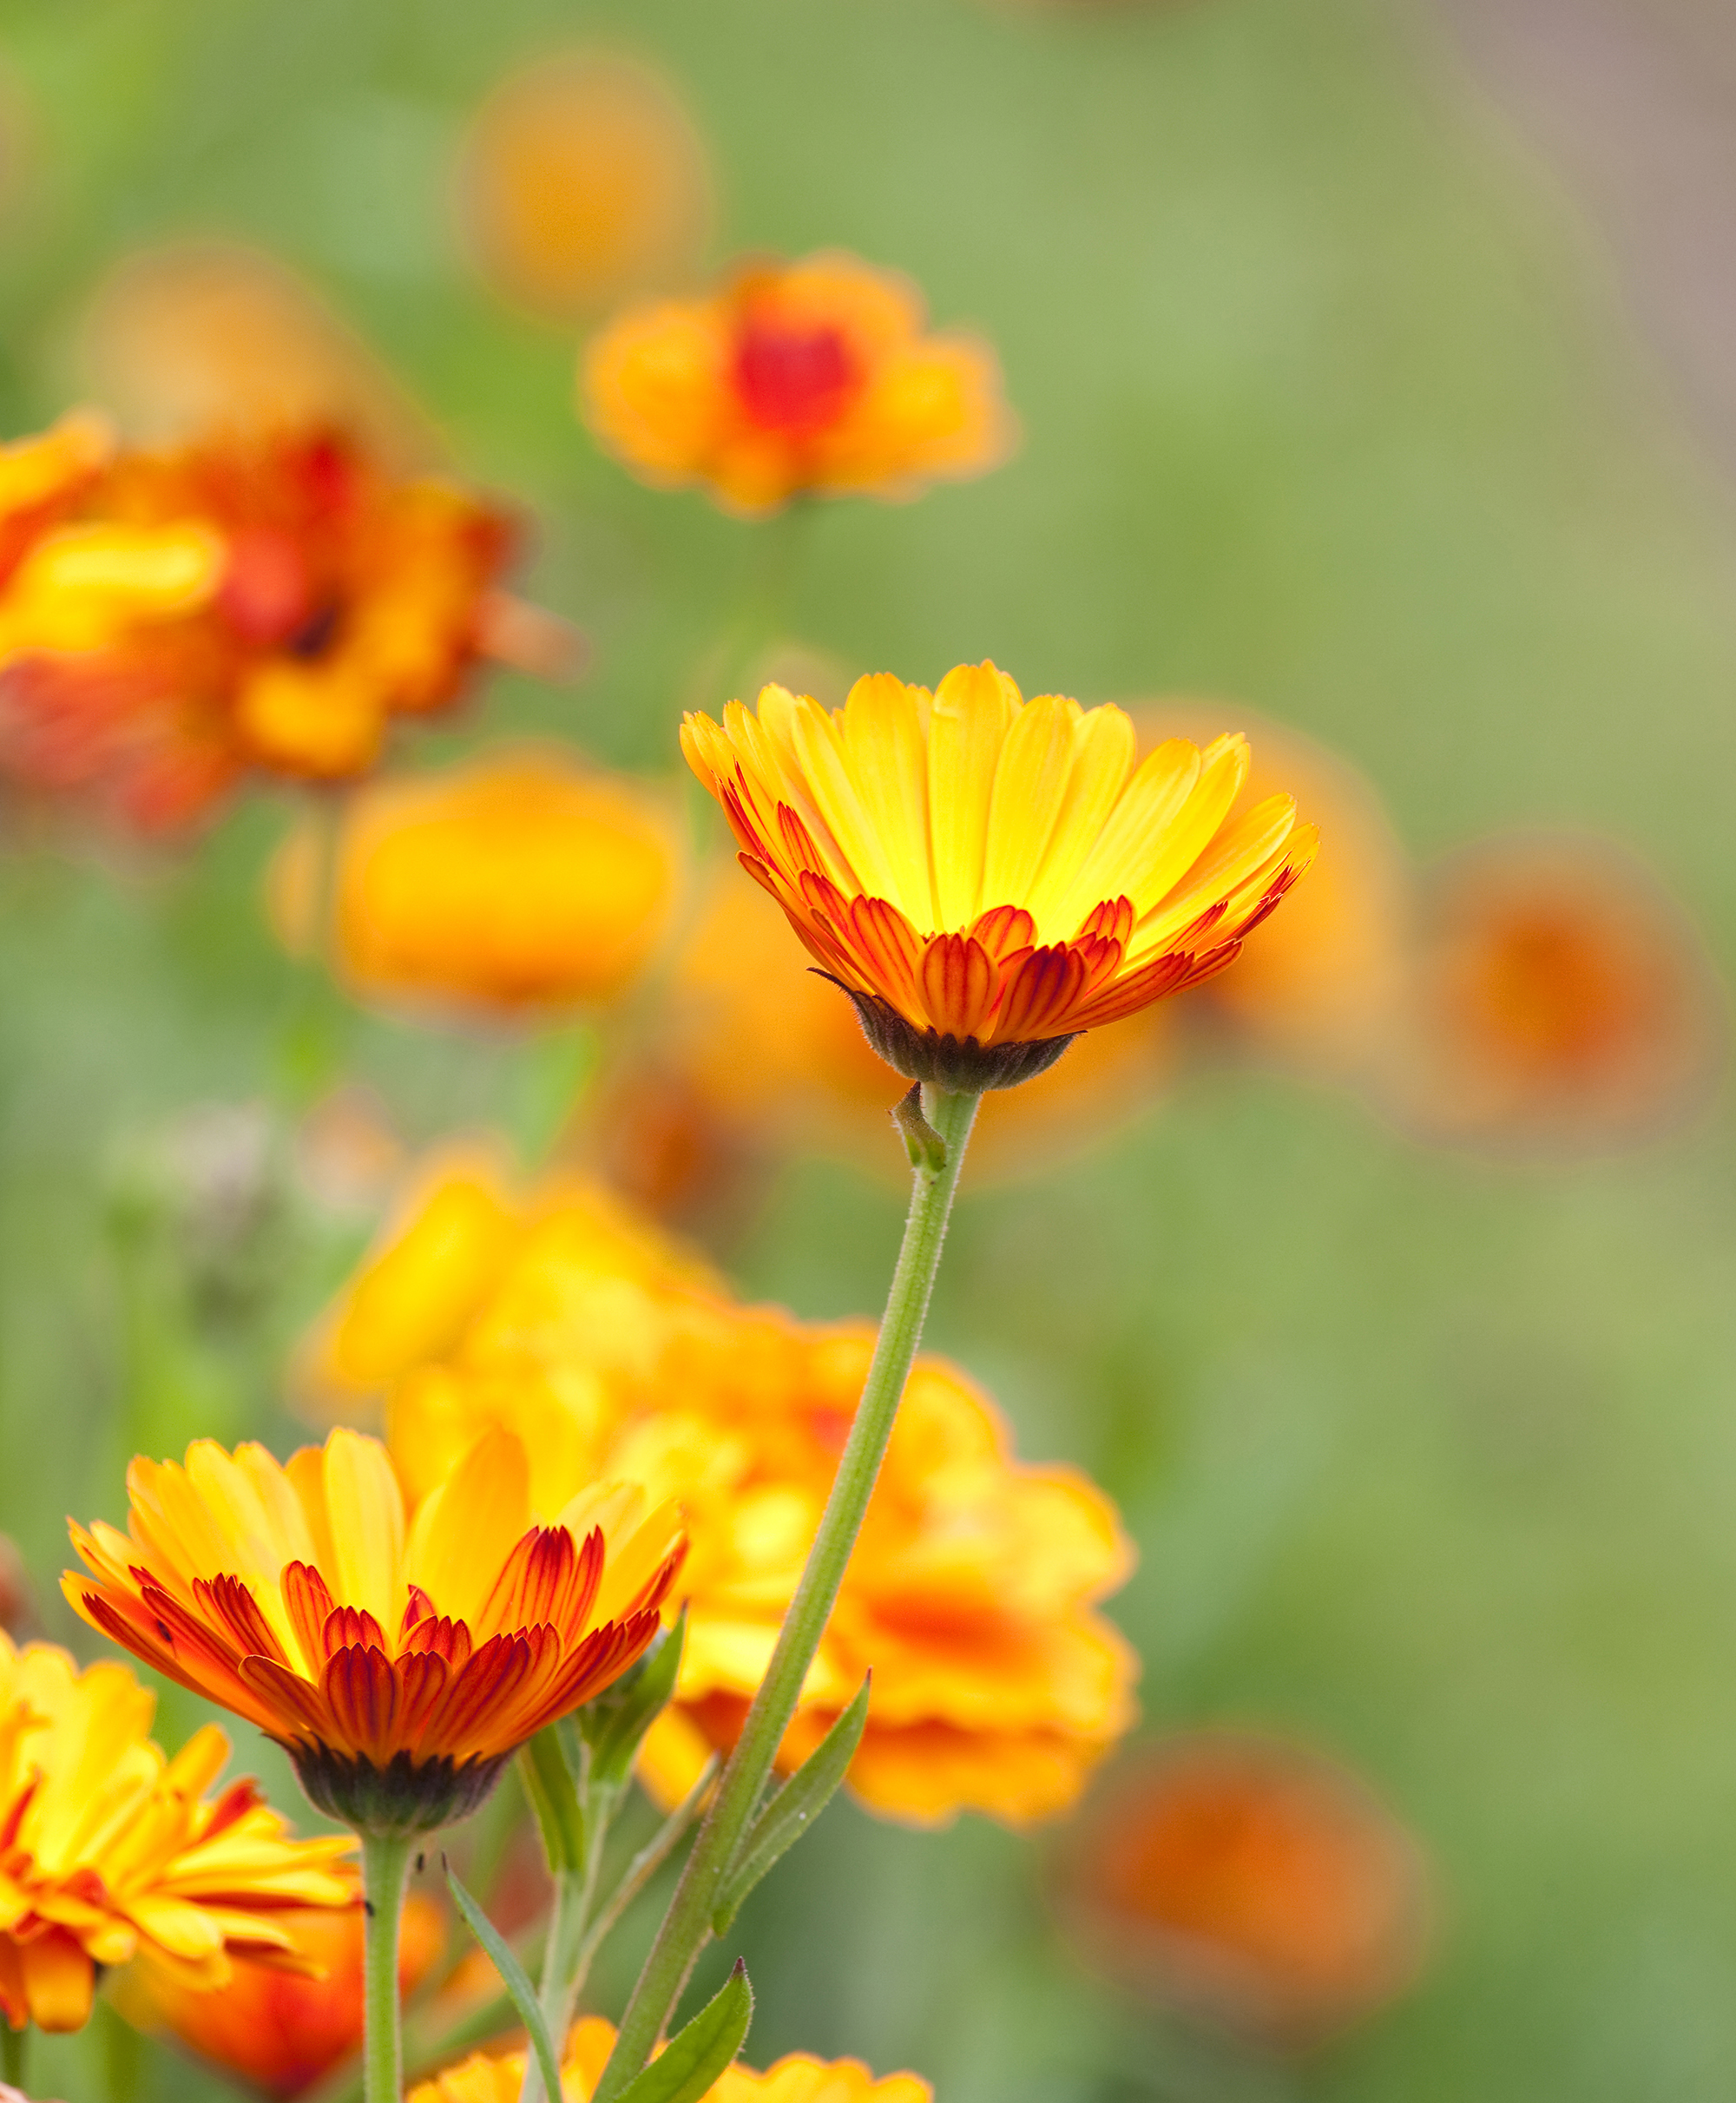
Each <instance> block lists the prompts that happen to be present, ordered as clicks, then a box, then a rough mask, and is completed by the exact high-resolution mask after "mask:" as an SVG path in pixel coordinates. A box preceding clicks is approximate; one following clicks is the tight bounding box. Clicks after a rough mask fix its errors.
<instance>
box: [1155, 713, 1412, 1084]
mask: <svg viewBox="0 0 1736 2103" xmlns="http://www.w3.org/2000/svg"><path fill="white" fill-rule="evenodd" d="M1130 713H1132V715H1133V718H1134V725H1135V726H1136V727H1137V729H1138V731H1139V735H1140V746H1141V750H1142V751H1144V752H1150V751H1152V750H1153V749H1154V747H1156V746H1159V745H1161V744H1163V743H1164V742H1166V741H1167V739H1171V738H1174V737H1187V738H1192V739H1193V740H1194V741H1195V742H1196V743H1198V744H1199V745H1200V746H1206V745H1207V744H1209V742H1210V741H1211V740H1212V739H1213V738H1215V737H1218V736H1220V735H1221V734H1222V733H1224V732H1225V731H1226V729H1227V728H1229V727H1230V726H1231V725H1232V724H1233V723H1240V725H1241V726H1244V727H1246V730H1247V732H1248V733H1249V738H1250V743H1251V746H1252V753H1251V761H1250V765H1249V768H1248V778H1247V781H1246V785H1245V786H1244V788H1243V790H1242V800H1243V802H1244V803H1245V804H1254V803H1259V802H1261V801H1263V800H1264V799H1265V798H1266V797H1267V796H1269V795H1272V794H1273V793H1275V792H1277V791H1278V790H1279V787H1280V785H1281V786H1282V787H1283V788H1285V789H1286V790H1288V791H1290V792H1292V793H1293V794H1294V795H1295V796H1296V797H1297V798H1298V799H1299V801H1300V802H1301V803H1303V804H1305V805H1306V806H1307V808H1308V809H1309V810H1310V811H1311V812H1312V813H1313V814H1314V817H1315V819H1316V821H1317V822H1318V825H1319V828H1320V830H1321V831H1322V832H1323V833H1324V834H1325V837H1326V838H1328V839H1330V840H1331V842H1332V851H1331V853H1330V854H1328V855H1327V856H1326V857H1325V860H1324V861H1321V862H1318V863H1317V864H1316V865H1315V867H1314V868H1313V869H1312V871H1311V872H1310V874H1309V877H1308V881H1307V882H1306V884H1303V885H1301V886H1300V888H1299V890H1297V891H1296V894H1295V896H1294V897H1291V898H1288V899H1286V903H1285V907H1284V910H1283V911H1282V912H1281V913H1276V914H1274V915H1273V916H1272V918H1271V919H1270V920H1269V921H1267V922H1266V923H1265V925H1263V926H1262V927H1261V928H1260V930H1259V933H1258V935H1257V936H1254V937H1253V939H1252V940H1250V941H1249V943H1248V944H1247V946H1246V949H1245V950H1243V952H1242V955H1241V956H1240V959H1239V961H1238V962H1237V964H1236V968H1235V969H1234V970H1233V971H1229V972H1226V973H1225V974H1223V975H1222V976H1220V977H1218V978H1214V979H1213V981H1212V982H1211V983H1210V985H1209V986H1208V987H1207V989H1205V990H1204V991H1203V992H1202V993H1201V994H1200V996H1199V997H1198V999H1197V1000H1190V1001H1188V1002H1187V1003H1186V1009H1185V1011H1187V1012H1195V1013H1197V1012H1198V1011H1199V1010H1200V1009H1201V1008H1202V1007H1203V1009H1206V1010H1207V1011H1209V1015H1210V1018H1211V1020H1212V1022H1213V1024H1214V1025H1216V1026H1218V1027H1219V1028H1221V1029H1222V1030H1224V1031H1226V1032H1227V1033H1228V1034H1229V1035H1230V1036H1231V1037H1232V1038H1233V1041H1235V1042H1238V1043H1243V1044H1246V1045H1247V1046H1248V1047H1249V1048H1252V1049H1253V1050H1255V1051H1257V1052H1259V1053H1261V1054H1265V1055H1270V1056H1272V1057H1273V1058H1275V1059H1278V1060H1280V1061H1284V1062H1285V1063H1286V1064H1291V1065H1295V1066H1299V1067H1302V1068H1307V1069H1309V1070H1311V1071H1318V1072H1324V1073H1331V1074H1346V1073H1358V1072H1361V1071H1364V1070H1365V1069H1366V1068H1367V1067H1368V1066H1369V1064H1370V1062H1371V1060H1372V1059H1373V1057H1374V1056H1375V1055H1376V1054H1377V1052H1378V1047H1379V1045H1380V1042H1381V1041H1382V1039H1383V1037H1384V1033H1385V1032H1386V1031H1387V1030H1388V1029H1390V1028H1391V1022H1392V1017H1393V1015H1394V1013H1395V1010H1396V1009H1397V1004H1398V1001H1399V998H1400V989H1401V985H1402V981H1403V976H1404V960H1405V957H1406V955H1407V953H1408V950H1409V947H1410V919H1411V911H1412V903H1411V888H1412V886H1411V877H1410V867H1409V864H1408V862H1407V859H1406V857H1405V854H1404V849H1403V847H1402V846H1401V845H1400V844H1399V842H1398V839H1397V837H1396V835H1395V834H1394V831H1393V829H1392V825H1391V820H1390V819H1389V818H1388V817H1387V815H1386V813H1385V812H1384V809H1383V808H1382V806H1381V804H1380V799H1379V798H1378V796H1377V795H1376V794H1375V792H1374V791H1373V789H1372V788H1371V787H1370V785H1369V784H1368V783H1367V782H1366V781H1364V779H1362V777H1361V776H1360V775H1359V774H1358V772H1356V770H1355V769H1354V768H1353V767H1351V766H1349V765H1348V764H1347V763H1346V762H1345V760H1344V759H1340V758H1339V757H1338V754H1337V753H1335V752H1329V751H1327V750H1326V749H1325V747H1324V746H1319V745H1317V744H1315V743H1314V742H1313V740H1312V739H1309V738H1305V737H1303V736H1302V735H1301V734H1300V733H1298V732H1297V731H1294V730H1292V729H1289V728H1287V727H1286V726H1283V725H1281V724H1277V723H1269V722H1265V721H1261V720H1258V719H1251V718H1250V716H1249V713H1248V712H1247V711H1246V709H1232V708H1231V707H1229V706H1226V705H1225V704H1223V703H1218V702H1212V703H1207V702H1200V701H1188V700H1162V701H1153V702H1150V703H1148V704H1144V705H1140V706H1134V708H1133V709H1132V710H1131V711H1130Z"/></svg>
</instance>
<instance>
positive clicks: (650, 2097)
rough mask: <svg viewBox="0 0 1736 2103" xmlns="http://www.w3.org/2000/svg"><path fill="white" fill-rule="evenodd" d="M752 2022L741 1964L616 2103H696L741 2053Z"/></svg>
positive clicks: (750, 1993)
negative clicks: (743, 2041)
mask: <svg viewBox="0 0 1736 2103" xmlns="http://www.w3.org/2000/svg"><path fill="white" fill-rule="evenodd" d="M752 2021H753V1988H752V1987H751V1986H749V1985H748V1983H747V1967H746V1965H745V1964H743V1963H742V1962H740V1959H738V1960H737V1961H736V1966H735V1969H734V1970H733V1972H731V1974H730V1975H729V1976H728V1978H727V1979H726V1980H725V1981H724V1982H723V1984H722V1986H721V1987H720V1988H719V1990H718V1991H717V1992H716V1993H715V1994H714V1995H713V1996H712V1998H711V1999H710V2000H709V2001H707V2003H706V2004H705V2006H704V2008H701V2009H700V2012H699V2014H697V2015H695V2016H694V2020H693V2021H691V2022H690V2023H689V2024H688V2025H687V2028H686V2029H684V2030H682V2031H681V2032H679V2033H678V2034H676V2036H674V2038H673V2039H671V2041H670V2043H669V2047H668V2049H667V2051H666V2052H662V2053H660V2054H658V2056H657V2057H656V2058H655V2059H654V2060H652V2062H651V2064H650V2065H649V2066H648V2067H647V2068H646V2069H645V2071H644V2073H641V2074H639V2075H636V2076H635V2079H634V2080H631V2081H629V2082H628V2085H627V2087H625V2088H624V2089H623V2090H622V2091H621V2100H620V2103H700V2097H701V2096H704V2095H706V2094H707V2093H709V2091H710V2090H711V2088H712V2087H713V2084H714V2083H715V2082H716V2081H717V2080H718V2078H719V2076H720V2074H721V2073H723V2070H724V2069H725V2067H727V2066H728V2064H729V2062H730V2061H731V2060H733V2058H734V2057H735V2055H736V2054H737V2053H738V2052H740V2049H741V2043H742V2040H743V2039H744V2038H745V2037H746V2035H747V2026H748V2024H749V2023H750V2022H752Z"/></svg>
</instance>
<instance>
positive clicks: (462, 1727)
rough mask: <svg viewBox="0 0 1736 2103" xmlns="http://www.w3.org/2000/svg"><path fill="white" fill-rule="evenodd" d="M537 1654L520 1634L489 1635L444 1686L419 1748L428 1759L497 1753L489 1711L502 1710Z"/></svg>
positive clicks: (528, 1670)
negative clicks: (444, 1691)
mask: <svg viewBox="0 0 1736 2103" xmlns="http://www.w3.org/2000/svg"><path fill="white" fill-rule="evenodd" d="M535 1664H536V1653H535V1652H534V1651H533V1650H532V1649H531V1647H530V1645H529V1643H528V1642H527V1641H526V1640H525V1639H524V1638H523V1636H522V1635H510V1636H508V1635H500V1636H491V1637H490V1639H489V1640H488V1641H487V1642H486V1643H484V1644H483V1646H481V1648H480V1649H479V1650H477V1653H476V1654H475V1655H474V1656H473V1657H472V1658H471V1659H470V1662H469V1663H468V1664H467V1665H466V1666H464V1670H463V1671H462V1672H461V1673H457V1674H456V1675H455V1676H454V1678H453V1679H452V1681H451V1684H450V1686H448V1687H447V1689H446V1693H445V1697H444V1699H443V1700H441V1701H439V1702H437V1704H436V1705H435V1708H434V1712H433V1713H432V1714H431V1716H430V1717H429V1719H428V1722H427V1724H426V1725H425V1726H424V1731H423V1734H422V1738H423V1749H424V1754H425V1755H426V1756H427V1757H429V1758H432V1757H433V1756H434V1755H436V1754H437V1753H442V1752H450V1754H451V1755H452V1757H453V1758H454V1759H465V1758H469V1757H470V1755H471V1754H472V1753H475V1752H479V1751H491V1750H495V1749H496V1747H495V1745H494V1736H493V1733H492V1732H490V1730H489V1728H488V1719H489V1715H490V1711H491V1710H493V1709H495V1708H496V1707H498V1708H500V1709H502V1710H504V1709H506V1708H507V1707H509V1706H510V1704H511V1703H512V1702H513V1701H514V1700H515V1699H516V1697H517V1694H518V1690H519V1689H520V1687H521V1686H523V1684H524V1682H525V1680H526V1679H529V1676H530V1673H531V1671H532V1669H533V1667H534V1666H535Z"/></svg>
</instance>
